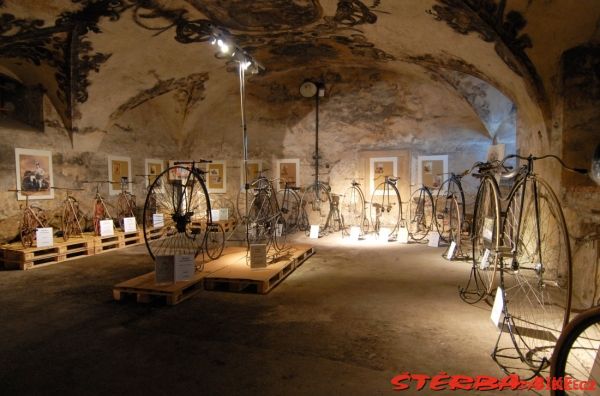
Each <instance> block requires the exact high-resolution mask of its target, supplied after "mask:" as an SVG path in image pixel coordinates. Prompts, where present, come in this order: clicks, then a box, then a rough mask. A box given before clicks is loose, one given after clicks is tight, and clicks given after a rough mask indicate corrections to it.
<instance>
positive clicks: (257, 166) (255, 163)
mask: <svg viewBox="0 0 600 396" xmlns="http://www.w3.org/2000/svg"><path fill="white" fill-rule="evenodd" d="M261 171H262V161H261V160H248V161H247V162H246V172H245V173H244V161H243V160H242V162H241V164H240V188H241V189H242V190H244V180H248V183H252V181H253V180H256V178H257V177H258V176H260V172H261ZM245 177H246V178H247V179H245Z"/></svg>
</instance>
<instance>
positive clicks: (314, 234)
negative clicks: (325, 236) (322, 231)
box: [308, 224, 319, 239]
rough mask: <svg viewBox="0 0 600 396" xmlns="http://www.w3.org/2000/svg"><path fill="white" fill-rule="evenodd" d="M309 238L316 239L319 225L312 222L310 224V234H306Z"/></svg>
mask: <svg viewBox="0 0 600 396" xmlns="http://www.w3.org/2000/svg"><path fill="white" fill-rule="evenodd" d="M308 237H309V238H310V239H318V238H319V225H318V224H317V225H315V224H312V225H311V226H310V235H309V236H308Z"/></svg>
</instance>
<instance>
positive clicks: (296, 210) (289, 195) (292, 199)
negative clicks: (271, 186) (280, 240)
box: [277, 189, 300, 235]
mask: <svg viewBox="0 0 600 396" xmlns="http://www.w3.org/2000/svg"><path fill="white" fill-rule="evenodd" d="M277 203H278V204H279V210H280V211H281V213H282V215H283V218H284V220H285V226H286V229H285V230H284V232H285V233H286V235H289V234H291V233H293V232H294V231H296V229H297V228H298V219H299V217H300V197H298V194H297V193H296V192H295V191H294V190H290V189H283V190H279V191H277Z"/></svg>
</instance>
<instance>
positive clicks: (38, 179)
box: [15, 148, 54, 200]
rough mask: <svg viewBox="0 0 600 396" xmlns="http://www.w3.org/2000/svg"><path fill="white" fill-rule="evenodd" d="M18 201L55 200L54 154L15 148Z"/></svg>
mask: <svg viewBox="0 0 600 396" xmlns="http://www.w3.org/2000/svg"><path fill="white" fill-rule="evenodd" d="M15 164H16V169H17V190H19V191H18V192H17V199H18V200H24V199H25V196H26V195H27V196H29V199H53V198H54V190H53V189H52V188H51V187H52V186H53V185H54V179H53V177H52V152H51V151H46V150H30V149H22V148H15Z"/></svg>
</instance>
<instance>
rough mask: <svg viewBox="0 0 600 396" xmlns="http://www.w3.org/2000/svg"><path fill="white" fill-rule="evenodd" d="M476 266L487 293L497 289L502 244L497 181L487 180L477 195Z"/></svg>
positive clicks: (484, 180) (475, 226)
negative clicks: (499, 255) (499, 254)
mask: <svg viewBox="0 0 600 396" xmlns="http://www.w3.org/2000/svg"><path fill="white" fill-rule="evenodd" d="M472 238H473V239H472V241H473V266H475V268H476V270H477V277H478V279H479V280H481V281H482V283H483V285H482V288H483V289H484V290H483V291H484V292H485V293H487V294H490V293H491V292H492V289H493V288H494V286H495V285H496V272H497V271H496V270H497V267H498V262H497V261H498V255H497V251H498V244H499V240H500V197H499V196H498V187H497V186H496V181H495V180H494V179H493V177H484V178H483V179H482V180H481V184H480V185H479V190H478V191H477V198H476V200H475V212H474V218H473V236H472Z"/></svg>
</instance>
